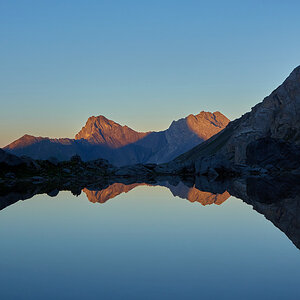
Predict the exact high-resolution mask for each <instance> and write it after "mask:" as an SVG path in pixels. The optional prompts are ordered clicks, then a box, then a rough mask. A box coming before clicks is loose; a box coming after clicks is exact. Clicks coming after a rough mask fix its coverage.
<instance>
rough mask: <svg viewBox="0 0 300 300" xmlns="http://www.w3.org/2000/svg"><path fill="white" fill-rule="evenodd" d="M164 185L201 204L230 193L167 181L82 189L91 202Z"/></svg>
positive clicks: (103, 200)
mask: <svg viewBox="0 0 300 300" xmlns="http://www.w3.org/2000/svg"><path fill="white" fill-rule="evenodd" d="M145 185H146V186H157V185H158V186H164V187H167V188H168V189H169V190H170V191H171V193H172V194H173V196H178V197H180V198H182V199H187V200H189V201H190V202H199V203H201V204H202V205H210V204H217V205H220V204H222V203H223V202H224V201H226V200H227V199H228V198H229V197H230V194H229V193H228V192H227V191H225V192H224V193H222V194H213V193H210V192H203V191H200V190H198V189H197V188H195V187H191V188H190V187H188V186H186V185H185V184H184V183H183V182H179V183H178V185H177V186H172V185H171V184H169V183H168V182H160V183H159V184H147V183H133V184H128V185H126V184H124V183H117V182H116V183H113V184H111V185H109V186H108V187H107V188H105V189H102V190H91V189H88V188H84V189H83V190H82V191H83V192H84V193H85V194H86V196H87V198H88V199H89V201H90V202H93V203H97V202H98V203H105V202H106V201H108V200H109V199H113V198H115V197H116V196H118V195H120V194H122V193H128V192H129V191H131V190H133V189H134V188H136V187H138V186H145Z"/></svg>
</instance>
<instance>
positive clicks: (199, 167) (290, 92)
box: [173, 66, 300, 174]
mask: <svg viewBox="0 0 300 300" xmlns="http://www.w3.org/2000/svg"><path fill="white" fill-rule="evenodd" d="M266 140H269V141H272V142H271V143H272V149H270V151H269V152H266V151H265V152H264V153H263V151H260V152H255V151H251V147H252V149H253V148H254V149H255V148H256V149H258V148H261V147H263V146H264V144H265V142H266ZM259 143H260V145H259ZM282 143H286V144H287V145H288V146H287V147H286V150H285V151H286V153H284V154H282V153H281V152H282V151H280V149H282ZM255 145H256V146H255ZM299 145H300V66H298V67H297V68H296V69H294V71H293V72H292V73H291V74H290V76H289V77H288V78H287V79H286V80H285V81H284V82H283V84H282V85H280V86H279V87H278V88H277V89H276V90H274V91H273V92H272V93H271V94H270V95H269V96H268V97H266V98H265V99H264V100H263V101H262V102H261V103H259V104H257V105H256V106H255V107H253V108H252V110H251V112H249V113H246V114H245V115H243V116H242V117H241V118H239V119H237V120H235V121H233V122H230V123H229V125H228V126H227V127H226V128H225V129H224V130H222V131H221V132H219V133H218V134H216V135H215V136H213V137H212V138H210V139H208V140H207V141H206V142H204V143H202V144H200V145H199V146H197V147H195V148H193V149H192V150H190V151H188V152H187V153H184V154H183V155H181V156H179V157H178V158H176V159H175V160H174V162H173V164H175V165H177V166H178V165H186V166H190V167H191V166H192V165H193V166H195V167H196V172H198V173H200V174H205V173H206V172H208V170H209V169H216V168H220V167H222V166H225V167H228V166H229V164H230V165H239V164H247V165H256V164H257V165H259V163H261V161H262V160H263V161H265V160H267V159H268V158H269V157H270V156H271V155H273V159H272V161H271V162H270V163H271V164H272V165H273V166H275V165H276V164H277V163H278V162H279V161H280V159H281V158H282V155H284V156H292V155H293V152H294V153H295V155H294V158H293V160H294V161H297V160H298V161H300V156H299V154H300V148H299ZM247 149H248V151H247ZM289 149H290V150H289ZM275 153H277V156H276V155H275ZM280 153H281V154H280ZM262 155H264V157H263V156H262ZM280 155H281V157H280ZM256 162H257V163H256ZM258 162H259V163H258Z"/></svg>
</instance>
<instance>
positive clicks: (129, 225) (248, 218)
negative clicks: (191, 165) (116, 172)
mask: <svg viewBox="0 0 300 300" xmlns="http://www.w3.org/2000/svg"><path fill="white" fill-rule="evenodd" d="M49 194H50V195H51V196H52V197H50V196H49V195H47V194H36V195H34V196H33V197H31V198H30V196H28V197H27V198H30V199H27V200H25V201H17V200H18V199H19V198H20V199H21V197H19V196H18V195H15V194H10V195H6V196H5V197H6V198H5V197H4V196H2V197H0V201H10V202H11V203H10V204H11V205H6V207H5V208H4V207H3V209H2V210H1V211H0V239H1V247H0V257H1V263H0V282H1V289H0V297H1V299H299V295H300V285H299V280H300V255H299V254H300V252H299V249H298V247H297V245H298V241H299V223H297V222H296V221H295V220H298V221H299V218H300V216H299V215H296V216H294V215H293V214H294V212H295V213H297V210H295V209H294V208H292V210H285V207H286V206H287V204H284V206H283V205H282V204H280V205H281V206H280V207H279V206H278V205H279V204H278V203H282V202H276V203H275V204H274V203H271V204H270V203H258V204H257V206H256V207H255V208H256V210H255V209H253V207H252V205H249V204H247V203H246V202H244V201H243V200H241V199H238V198H236V197H234V196H231V195H230V194H229V193H228V192H227V191H224V192H222V193H219V194H213V193H210V192H208V191H201V190H198V189H197V188H195V187H189V186H186V185H185V184H183V183H179V184H178V183H177V185H174V186H172V185H171V184H170V183H167V182H164V183H162V184H149V183H148V184H146V183H131V184H123V183H113V184H110V185H109V186H108V187H106V188H105V189H98V190H97V189H90V188H84V189H83V190H82V192H81V194H80V195H79V196H74V195H73V194H72V193H71V192H70V191H60V192H59V193H58V191H56V192H53V193H52V194H51V193H49ZM18 197H19V198H18ZM279 200H280V199H279ZM284 200H285V199H284ZM289 201H290V202H291V200H289ZM296 201H298V202H296ZM14 202H15V203H14ZM294 203H297V205H298V204H299V198H297V199H296V200H294V202H293V205H295V204H294ZM278 207H279V210H278V211H280V213H281V214H282V216H283V217H284V218H287V219H288V221H286V220H284V223H282V222H281V223H280V222H279V221H278V212H277V211H275V212H274V210H276V209H277V208H278ZM297 207H298V208H299V205H298V206H297ZM257 210H258V211H260V212H261V211H263V213H258V212H257ZM286 211H288V213H287V212H286ZM290 211H291V213H290ZM272 212H274V217H273V215H272ZM265 216H266V217H267V218H268V219H270V220H271V221H269V220H267V219H266V217H265ZM283 217H282V218H283ZM272 218H273V219H272ZM289 218H295V220H294V219H293V220H292V221H291V222H289V221H290V219H289ZM276 222H277V223H276ZM274 224H275V225H276V226H278V227H280V229H281V230H280V229H279V228H277V227H276V226H274ZM282 224H283V225H282ZM286 224H287V225H286ZM291 224H292V225H291ZM286 226H288V228H287V229H286V232H284V231H285V227H286ZM288 236H289V237H288Z"/></svg>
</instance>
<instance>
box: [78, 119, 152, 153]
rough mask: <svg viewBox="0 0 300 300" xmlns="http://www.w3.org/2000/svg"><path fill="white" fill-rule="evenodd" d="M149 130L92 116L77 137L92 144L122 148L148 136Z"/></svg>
mask: <svg viewBox="0 0 300 300" xmlns="http://www.w3.org/2000/svg"><path fill="white" fill-rule="evenodd" d="M148 134H149V132H137V131H135V130H133V129H131V128H129V127H128V126H121V125H120V124H118V123H116V122H114V121H111V120H109V119H107V118H105V117H104V116H98V117H94V116H93V117H90V118H88V120H87V122H86V124H85V126H84V127H82V129H81V130H80V131H79V132H78V133H77V134H76V136H75V139H76V140H80V139H84V140H87V141H88V142H89V143H91V144H96V145H105V146H108V147H110V148H120V147H123V146H126V145H128V144H132V143H135V142H136V141H138V140H140V139H142V138H144V137H145V136H147V135H148Z"/></svg>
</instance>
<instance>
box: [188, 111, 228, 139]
mask: <svg viewBox="0 0 300 300" xmlns="http://www.w3.org/2000/svg"><path fill="white" fill-rule="evenodd" d="M186 122H187V125H188V128H189V129H190V130H191V131H193V132H194V133H196V134H197V136H198V137H199V138H201V139H203V140H207V139H209V138H210V137H212V136H213V135H215V134H217V133H218V132H219V131H221V130H223V129H224V128H225V127H226V126H227V125H228V123H229V122H230V120H229V119H228V118H226V117H225V116H224V115H223V114H221V113H220V112H218V111H216V112H214V113H211V112H205V111H202V112H200V113H199V114H198V115H189V116H188V117H187V118H186Z"/></svg>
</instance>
